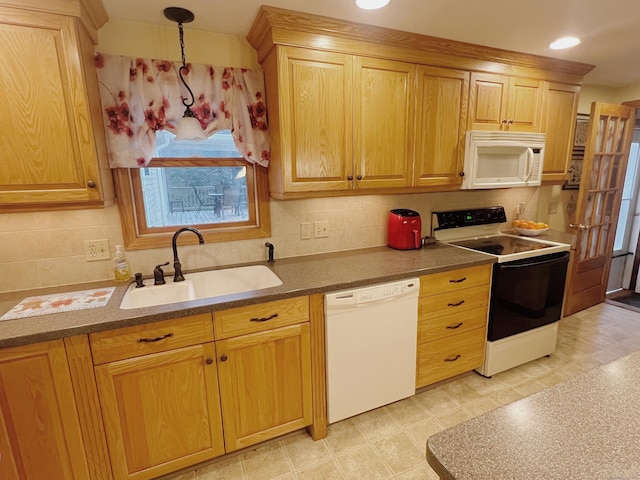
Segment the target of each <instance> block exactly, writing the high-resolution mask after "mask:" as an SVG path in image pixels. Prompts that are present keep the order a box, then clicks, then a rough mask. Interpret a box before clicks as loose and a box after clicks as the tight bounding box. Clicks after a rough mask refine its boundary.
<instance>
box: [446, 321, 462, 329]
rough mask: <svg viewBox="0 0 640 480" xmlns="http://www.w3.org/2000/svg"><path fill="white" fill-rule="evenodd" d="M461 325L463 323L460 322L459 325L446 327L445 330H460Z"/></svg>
mask: <svg viewBox="0 0 640 480" xmlns="http://www.w3.org/2000/svg"><path fill="white" fill-rule="evenodd" d="M462 325H463V322H460V323H458V324H456V325H447V328H448V329H449V330H455V329H456V328H460V327H461V326H462Z"/></svg>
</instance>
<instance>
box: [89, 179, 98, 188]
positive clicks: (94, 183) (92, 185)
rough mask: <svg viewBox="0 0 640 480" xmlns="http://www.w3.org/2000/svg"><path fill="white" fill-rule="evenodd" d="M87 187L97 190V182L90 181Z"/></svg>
mask: <svg viewBox="0 0 640 480" xmlns="http://www.w3.org/2000/svg"><path fill="white" fill-rule="evenodd" d="M87 187H89V188H96V182H94V181H93V180H89V181H88V182H87Z"/></svg>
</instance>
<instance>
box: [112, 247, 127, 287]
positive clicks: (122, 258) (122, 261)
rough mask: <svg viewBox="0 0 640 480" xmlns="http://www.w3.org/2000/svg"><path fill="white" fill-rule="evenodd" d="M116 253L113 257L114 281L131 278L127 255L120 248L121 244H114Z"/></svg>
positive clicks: (124, 280)
mask: <svg viewBox="0 0 640 480" xmlns="http://www.w3.org/2000/svg"><path fill="white" fill-rule="evenodd" d="M115 249H116V253H115V255H114V257H113V273H114V275H115V279H116V282H126V281H127V280H129V279H130V278H131V267H130V266H129V261H128V260H127V256H126V254H125V253H124V251H123V250H122V245H116V246H115Z"/></svg>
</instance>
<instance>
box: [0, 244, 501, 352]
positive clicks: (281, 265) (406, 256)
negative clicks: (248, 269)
mask: <svg viewBox="0 0 640 480" xmlns="http://www.w3.org/2000/svg"><path fill="white" fill-rule="evenodd" d="M494 261H495V259H494V258H493V257H491V256H488V255H485V254H482V253H477V252H473V251H469V250H465V249H461V248H456V247H451V246H448V245H444V244H441V243H439V244H436V245H433V246H429V247H425V248H422V249H419V250H393V249H391V248H388V247H374V248H367V249H361V250H348V251H343V252H337V253H328V254H319V255H309V256H304V257H293V258H285V259H276V262H275V263H274V264H273V265H272V266H271V268H272V270H273V272H274V273H275V274H276V275H278V277H280V279H281V280H282V285H280V286H278V287H272V288H266V289H262V290H255V291H251V292H245V293H239V294H233V295H225V296H220V297H215V298H210V299H201V300H194V301H190V302H181V303H174V304H168V305H159V306H156V307H149V308H137V309H130V310H123V309H120V302H121V301H122V297H123V296H124V294H125V292H126V290H127V287H128V286H129V283H125V284H116V283H115V282H113V281H103V282H92V283H85V284H74V285H62V286H58V287H52V288H44V289H37V290H25V291H17V292H9V293H3V294H0V316H2V315H4V314H5V313H6V312H8V311H9V310H11V309H12V308H13V307H14V306H16V305H17V304H18V303H19V302H20V301H22V300H23V299H24V298H25V297H30V296H38V295H49V294H54V293H65V292H72V291H80V290H89V289H94V288H105V287H113V286H115V287H116V288H115V291H114V292H113V294H112V296H111V298H110V300H109V302H108V303H107V304H106V306H104V307H99V308H91V309H86V310H76V311H69V312H64V313H53V314H48V315H40V316H33V317H26V318H20V319H14V320H2V321H0V348H1V347H10V346H17V345H24V344H28V343H35V342H39V341H45V340H53V339H57V338H62V337H67V336H71V335H78V334H86V333H91V332H96V331H101V330H109V329H113V328H119V327H124V326H130V325H138V324H143V323H148V322H153V321H158V320H166V319H170V318H176V317H180V316H187V315H195V314H199V313H206V312H212V311H216V310H223V309H228V308H234V307H240V306H245V305H251V304H256V303H262V302H268V301H272V300H279V299H284V298H290V297H295V296H300V295H310V294H314V293H324V292H328V291H335V290H342V289H346V288H357V287H361V286H366V285H371V284H374V283H382V282H389V281H394V280H400V279H403V278H408V277H412V276H420V275H428V274H430V273H437V272H440V271H445V270H454V269H459V268H466V267H471V266H475V265H483V264H490V263H493V262H494ZM254 264H255V263H254ZM229 266H230V265H225V266H221V267H218V268H226V267H229ZM238 266H239V265H238ZM188 273H189V272H188V271H187V272H186V274H188ZM167 277H169V275H167ZM168 281H171V280H170V279H169V280H168ZM146 283H147V285H151V284H152V280H146ZM149 288H153V286H150V287H149Z"/></svg>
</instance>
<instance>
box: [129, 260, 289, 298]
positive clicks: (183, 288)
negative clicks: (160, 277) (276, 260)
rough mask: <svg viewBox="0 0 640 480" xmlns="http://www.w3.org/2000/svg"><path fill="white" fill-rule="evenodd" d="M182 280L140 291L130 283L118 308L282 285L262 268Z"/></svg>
mask: <svg viewBox="0 0 640 480" xmlns="http://www.w3.org/2000/svg"><path fill="white" fill-rule="evenodd" d="M184 278H185V279H184V281H183V282H176V283H172V282H169V283H167V284H165V285H147V286H145V287H144V288H136V285H135V283H133V284H131V285H130V286H129V289H128V290H127V292H126V293H125V294H124V298H123V299H122V303H120V308H122V309H131V308H144V307H153V306H156V305H166V304H169V303H177V302H188V301H190V300H200V299H203V298H213V297H219V296H222V295H231V294H233V293H242V292H250V291H253V290H261V289H263V288H270V287H277V286H278V285H282V280H280V278H278V276H277V275H276V274H275V273H273V272H272V271H271V270H270V269H269V267H266V266H264V265H250V266H247V267H233V268H225V269H221V270H209V271H207V272H197V273H188V274H185V275H184Z"/></svg>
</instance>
